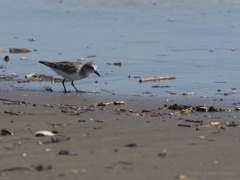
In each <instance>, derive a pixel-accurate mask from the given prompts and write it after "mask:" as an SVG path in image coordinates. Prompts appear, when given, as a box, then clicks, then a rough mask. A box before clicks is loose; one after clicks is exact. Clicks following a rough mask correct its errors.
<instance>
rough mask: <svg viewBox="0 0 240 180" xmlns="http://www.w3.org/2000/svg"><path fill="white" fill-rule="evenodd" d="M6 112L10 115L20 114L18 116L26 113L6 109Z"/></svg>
mask: <svg viewBox="0 0 240 180" xmlns="http://www.w3.org/2000/svg"><path fill="white" fill-rule="evenodd" d="M4 113H6V114H10V115H18V116H23V115H24V113H23V112H12V111H4Z"/></svg>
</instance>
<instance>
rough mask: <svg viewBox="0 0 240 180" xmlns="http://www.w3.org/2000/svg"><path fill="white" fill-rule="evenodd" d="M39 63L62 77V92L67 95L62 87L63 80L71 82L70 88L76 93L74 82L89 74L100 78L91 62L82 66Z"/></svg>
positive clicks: (76, 64) (77, 63)
mask: <svg viewBox="0 0 240 180" xmlns="http://www.w3.org/2000/svg"><path fill="white" fill-rule="evenodd" d="M39 63H41V64H44V65H46V66H48V67H50V68H51V69H52V70H53V71H55V72H56V73H57V74H58V75H60V76H62V77H63V78H64V79H63V81H62V84H63V87H64V92H65V93H67V90H66V88H65V85H64V81H65V79H68V80H72V83H71V84H72V86H73V87H74V88H75V89H76V91H77V92H78V89H77V88H76V87H75V86H74V84H73V81H74V80H81V79H84V78H86V77H88V76H89V75H90V74H91V73H95V74H97V75H98V76H99V77H100V74H99V73H98V72H97V70H96V69H97V66H96V65H95V64H94V63H92V62H87V63H86V64H83V63H81V62H68V61H63V62H47V61H39Z"/></svg>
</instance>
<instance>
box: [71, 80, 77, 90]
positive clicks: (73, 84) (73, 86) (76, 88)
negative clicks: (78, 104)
mask: <svg viewBox="0 0 240 180" xmlns="http://www.w3.org/2000/svg"><path fill="white" fill-rule="evenodd" d="M72 86H73V87H74V88H75V89H76V91H77V92H78V89H77V88H76V87H75V86H74V84H73V81H72Z"/></svg>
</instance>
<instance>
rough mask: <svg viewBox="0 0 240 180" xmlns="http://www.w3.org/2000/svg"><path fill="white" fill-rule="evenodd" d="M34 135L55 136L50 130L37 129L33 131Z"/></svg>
mask: <svg viewBox="0 0 240 180" xmlns="http://www.w3.org/2000/svg"><path fill="white" fill-rule="evenodd" d="M35 136H37V137H38V136H55V134H54V133H52V132H50V131H37V132H35Z"/></svg>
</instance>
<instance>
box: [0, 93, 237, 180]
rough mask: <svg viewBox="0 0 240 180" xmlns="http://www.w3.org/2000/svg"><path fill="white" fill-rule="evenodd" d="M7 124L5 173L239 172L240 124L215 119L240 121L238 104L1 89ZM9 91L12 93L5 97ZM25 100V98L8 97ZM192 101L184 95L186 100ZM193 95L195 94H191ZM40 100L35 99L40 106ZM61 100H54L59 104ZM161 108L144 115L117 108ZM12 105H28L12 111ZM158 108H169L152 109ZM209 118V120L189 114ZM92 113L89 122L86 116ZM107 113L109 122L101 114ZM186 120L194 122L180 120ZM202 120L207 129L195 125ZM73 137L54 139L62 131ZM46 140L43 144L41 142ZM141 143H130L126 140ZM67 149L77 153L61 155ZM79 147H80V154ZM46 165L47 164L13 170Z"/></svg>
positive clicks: (0, 158)
mask: <svg viewBox="0 0 240 180" xmlns="http://www.w3.org/2000/svg"><path fill="white" fill-rule="evenodd" d="M0 99H1V101H0V109H1V111H0V119H1V121H0V125H1V129H3V128H6V129H8V130H10V131H14V133H15V134H14V135H12V136H11V135H8V136H4V135H0V149H1V155H0V170H1V173H0V179H1V180H2V179H4V180H5V179H25V180H27V179H36V180H38V179H39V180H40V179H79V178H80V179H91V180H92V179H105V180H106V179H116V180H118V179H119V180H122V179H131V180H132V179H137V180H139V179H239V172H238V167H239V163H240V160H238V158H237V157H238V152H239V149H238V148H239V140H240V139H239V137H238V135H239V127H227V128H226V129H221V128H219V127H216V126H214V125H210V122H216V121H220V122H222V123H223V124H222V126H223V127H226V124H225V123H226V122H229V123H231V122H232V121H235V123H239V116H238V114H239V113H238V112H232V113H230V112H227V113H226V112H224V113H223V112H221V113H210V112H193V113H190V114H188V115H170V113H173V112H175V111H173V110H167V109H161V110H157V109H158V108H160V107H163V106H164V103H165V101H163V100H161V98H158V99H154V98H140V97H133V96H132V97H130V96H112V95H109V96H108V97H107V96H103V95H93V94H76V93H70V94H64V93H48V92H29V91H18V90H11V91H10V90H8V91H4V90H2V91H1V93H0ZM3 99H5V100H3ZM116 100H124V101H126V102H127V105H121V106H120V105H115V106H106V107H103V109H102V110H101V108H102V107H96V108H93V109H92V110H91V111H90V109H89V107H90V106H91V105H92V104H93V103H100V102H109V101H116ZM12 101H25V103H24V102H23V104H20V105H7V104H6V103H11V102H12ZM184 103H187V102H182V103H181V104H184ZM188 103H189V102H188ZM34 104H36V106H34ZM59 104H64V105H65V106H67V107H72V106H73V105H75V106H79V107H81V108H84V109H82V110H77V112H81V114H80V116H78V115H69V114H68V113H63V112H61V110H62V109H61V106H59ZM52 106H54V107H52ZM120 108H123V109H132V110H133V111H134V113H137V112H138V111H142V110H155V111H152V112H151V113H146V114H144V116H141V113H138V114H140V116H137V115H127V112H116V111H115V110H116V109H120ZM5 111H8V112H9V111H12V112H23V113H25V114H24V115H10V114H7V113H4V112H5ZM154 113H155V114H156V113H165V115H159V116H157V117H152V116H151V115H153V114H154ZM185 119H189V120H202V121H203V125H210V127H201V126H199V127H196V123H189V122H185V121H184V120H185ZM79 120H85V121H86V122H79ZM101 121H102V122H101ZM178 124H187V125H191V127H179V126H178ZM196 128H198V129H200V130H196ZM39 130H48V131H54V130H55V131H57V132H59V134H57V135H55V136H54V137H47V136H45V137H38V138H36V137H35V136H34V133H35V132H36V131H39ZM63 137H70V140H67V141H61V142H58V143H48V144H44V143H45V142H51V140H52V139H55V138H63ZM42 143H43V144H42ZM131 144H132V145H133V146H134V145H136V147H127V146H126V145H131ZM64 149H67V150H69V152H70V153H73V155H59V152H60V151H61V150H64ZM74 153H75V154H74ZM38 165H42V166H43V168H47V167H48V166H49V165H51V167H52V168H51V169H48V170H42V171H31V170H29V169H22V170H13V169H12V171H9V170H6V169H8V168H15V167H21V168H22V167H24V168H29V167H31V166H38Z"/></svg>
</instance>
